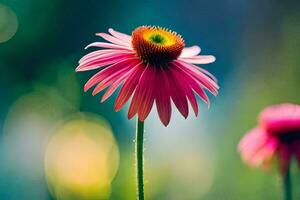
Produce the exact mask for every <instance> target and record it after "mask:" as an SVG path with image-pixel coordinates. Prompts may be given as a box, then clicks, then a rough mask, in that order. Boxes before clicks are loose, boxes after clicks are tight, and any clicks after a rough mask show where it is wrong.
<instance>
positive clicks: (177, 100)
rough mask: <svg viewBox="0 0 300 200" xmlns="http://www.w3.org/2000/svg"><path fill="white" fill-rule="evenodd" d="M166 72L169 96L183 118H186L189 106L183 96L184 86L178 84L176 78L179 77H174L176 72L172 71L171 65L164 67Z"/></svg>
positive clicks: (178, 80) (178, 81)
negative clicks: (167, 67)
mask: <svg viewBox="0 0 300 200" xmlns="http://www.w3.org/2000/svg"><path fill="white" fill-rule="evenodd" d="M166 73H167V74H168V79H169V83H170V88H169V90H170V95H171V98H172V100H173V102H174V104H175V106H176V107H177V109H178V110H179V112H180V113H181V114H182V115H183V116H184V117H185V118H187V116H188V114H189V107H188V103H187V99H186V96H185V91H184V88H183V87H182V85H181V84H180V79H178V78H179V77H176V72H175V71H174V69H172V67H170V68H169V69H166Z"/></svg>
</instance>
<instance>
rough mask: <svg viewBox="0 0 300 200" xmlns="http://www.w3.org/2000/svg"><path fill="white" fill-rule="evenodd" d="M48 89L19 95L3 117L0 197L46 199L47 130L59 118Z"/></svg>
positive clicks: (56, 106) (55, 104)
mask: <svg viewBox="0 0 300 200" xmlns="http://www.w3.org/2000/svg"><path fill="white" fill-rule="evenodd" d="M48 89H49V88H47V89H46V88H45V90H42V89H40V90H36V91H33V92H31V93H28V94H25V95H23V96H21V97H20V98H18V99H17V100H16V101H15V102H14V103H13V104H12V106H11V107H10V109H9V111H8V114H7V115H6V118H5V122H4V126H3V135H1V136H2V137H1V138H0V139H1V141H0V142H1V144H0V147H1V149H0V151H1V153H2V154H1V155H0V165H1V170H0V180H1V181H2V180H5V181H4V182H3V183H5V184H3V185H1V187H0V194H3V195H5V194H6V195H8V196H9V197H10V195H11V194H13V195H14V196H13V198H15V199H40V200H44V199H47V195H48V194H47V190H46V189H47V185H46V184H45V181H44V153H45V149H46V147H47V143H48V138H49V135H50V133H51V130H52V129H53V128H54V127H55V126H56V124H57V122H58V121H61V120H62V117H63V109H61V107H62V105H61V104H60V102H59V101H58V100H57V98H58V97H55V96H54V95H53V94H49V93H48V91H49V90H48ZM16 177H18V178H17V179H16ZM1 181H0V182H1ZM32 188H34V190H33V189H32ZM3 198H4V199H6V198H5V197H3ZM7 198H8V197H7ZM0 199H2V196H1V197H0Z"/></svg>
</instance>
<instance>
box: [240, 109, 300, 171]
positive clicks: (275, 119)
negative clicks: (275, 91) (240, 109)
mask: <svg viewBox="0 0 300 200" xmlns="http://www.w3.org/2000/svg"><path fill="white" fill-rule="evenodd" d="M239 150H240V152H241V156H242V159H243V160H244V161H245V162H246V163H247V164H248V165H250V166H261V167H263V168H265V169H268V168H269V167H270V165H271V163H272V161H273V160H274V158H275V157H277V158H278V161H279V166H280V171H281V173H282V174H283V175H285V174H286V173H287V171H288V169H289V165H290V162H291V158H292V157H293V156H295V157H296V160H297V162H298V164H299V166H300V106H299V105H294V104H281V105H275V106H270V107H268V108H266V109H264V110H263V111H262V112H261V114H260V117H259V125H258V126H257V127H256V128H254V129H252V130H251V131H250V132H249V133H247V134H246V135H245V137H244V138H243V139H242V140H241V141H240V144H239Z"/></svg>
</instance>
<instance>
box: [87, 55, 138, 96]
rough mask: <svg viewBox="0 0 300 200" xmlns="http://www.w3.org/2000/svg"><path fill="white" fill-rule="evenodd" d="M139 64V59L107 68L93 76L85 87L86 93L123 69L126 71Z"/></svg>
mask: <svg viewBox="0 0 300 200" xmlns="http://www.w3.org/2000/svg"><path fill="white" fill-rule="evenodd" d="M137 63H139V60H138V59H125V60H122V61H120V62H116V63H115V64H113V65H111V66H109V67H107V68H105V69H104V70H101V71H99V72H98V73H96V74H95V75H94V76H92V77H91V78H90V79H89V80H88V81H87V83H86V84H85V86H84V91H87V90H88V89H90V88H91V87H93V86H94V85H95V84H97V83H99V82H100V81H102V80H103V79H104V78H106V77H108V76H111V75H113V74H114V73H115V72H117V71H121V70H122V69H124V68H125V69H126V68H127V67H128V66H134V65H136V64H137Z"/></svg>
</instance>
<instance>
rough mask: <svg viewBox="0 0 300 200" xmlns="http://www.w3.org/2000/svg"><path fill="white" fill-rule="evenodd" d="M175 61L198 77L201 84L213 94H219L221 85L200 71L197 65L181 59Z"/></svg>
mask: <svg viewBox="0 0 300 200" xmlns="http://www.w3.org/2000/svg"><path fill="white" fill-rule="evenodd" d="M174 63H176V64H177V66H178V67H180V68H181V69H182V70H184V71H185V72H186V73H187V74H190V75H192V76H193V77H194V78H195V79H197V81H199V82H200V83H201V85H202V86H203V87H205V88H206V89H207V90H209V91H210V92H211V93H212V94H213V95H215V96H216V95H217V94H218V89H219V86H218V85H217V83H216V82H214V81H213V80H212V79H210V78H209V77H208V76H206V75H205V74H203V73H202V72H200V71H199V70H198V67H197V66H195V65H192V64H188V63H185V62H182V61H179V60H176V61H174Z"/></svg>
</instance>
